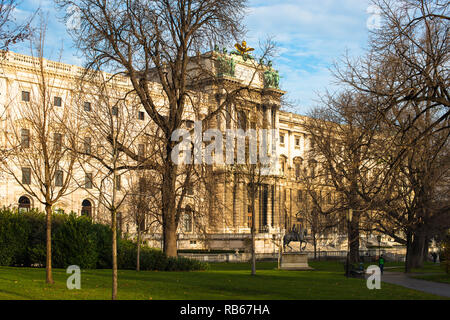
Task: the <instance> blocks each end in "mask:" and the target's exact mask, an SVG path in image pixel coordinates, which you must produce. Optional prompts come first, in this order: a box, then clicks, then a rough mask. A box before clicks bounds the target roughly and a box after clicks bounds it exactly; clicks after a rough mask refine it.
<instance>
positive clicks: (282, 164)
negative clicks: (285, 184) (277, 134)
mask: <svg viewBox="0 0 450 320" xmlns="http://www.w3.org/2000/svg"><path fill="white" fill-rule="evenodd" d="M286 164H287V159H286V157H285V156H281V158H280V170H281V174H283V175H284V174H286Z"/></svg>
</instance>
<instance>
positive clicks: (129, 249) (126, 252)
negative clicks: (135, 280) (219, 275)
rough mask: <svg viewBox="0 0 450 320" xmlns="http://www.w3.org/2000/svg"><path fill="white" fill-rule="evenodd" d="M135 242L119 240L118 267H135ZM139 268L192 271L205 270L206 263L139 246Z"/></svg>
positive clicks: (206, 267)
mask: <svg viewBox="0 0 450 320" xmlns="http://www.w3.org/2000/svg"><path fill="white" fill-rule="evenodd" d="M136 255H137V247H136V243H134V242H132V241H130V240H123V239H121V240H120V241H119V245H118V256H117V264H118V268H119V269H132V270H135V269H136ZM140 269H141V270H148V271H156V270H157V271H193V270H206V269H208V264H206V263H203V262H200V261H197V260H191V259H187V258H183V257H177V258H171V257H167V256H166V254H165V253H163V252H162V251H161V250H159V249H154V248H150V247H147V246H142V247H141V252H140Z"/></svg>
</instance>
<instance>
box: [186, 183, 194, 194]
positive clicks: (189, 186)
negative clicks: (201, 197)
mask: <svg viewBox="0 0 450 320" xmlns="http://www.w3.org/2000/svg"><path fill="white" fill-rule="evenodd" d="M186 194H187V195H188V196H193V195H194V187H193V185H192V184H188V186H187V187H186Z"/></svg>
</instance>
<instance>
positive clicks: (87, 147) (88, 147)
mask: <svg viewBox="0 0 450 320" xmlns="http://www.w3.org/2000/svg"><path fill="white" fill-rule="evenodd" d="M91 152H92V139H91V138H90V137H86V138H84V153H85V154H88V155H90V154H91Z"/></svg>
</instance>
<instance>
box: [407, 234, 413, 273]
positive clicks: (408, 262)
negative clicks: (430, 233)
mask: <svg viewBox="0 0 450 320" xmlns="http://www.w3.org/2000/svg"><path fill="white" fill-rule="evenodd" d="M411 242H412V233H411V231H408V232H407V234H406V261H405V273H410V272H411V251H412V248H411Z"/></svg>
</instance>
